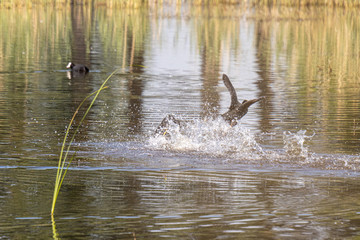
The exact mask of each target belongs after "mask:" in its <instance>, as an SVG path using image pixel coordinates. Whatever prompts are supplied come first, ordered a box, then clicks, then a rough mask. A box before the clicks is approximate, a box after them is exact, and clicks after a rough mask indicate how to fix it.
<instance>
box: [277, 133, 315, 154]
mask: <svg viewBox="0 0 360 240" xmlns="http://www.w3.org/2000/svg"><path fill="white" fill-rule="evenodd" d="M313 136H315V133H314V134H313V135H311V136H308V135H306V130H300V131H298V132H296V133H292V132H289V131H285V132H283V142H284V149H285V151H286V153H287V154H288V155H289V156H291V157H300V158H303V159H305V160H306V159H311V157H312V154H310V153H309V150H308V147H306V146H305V145H304V143H305V141H306V140H311V138H312V137H313Z"/></svg>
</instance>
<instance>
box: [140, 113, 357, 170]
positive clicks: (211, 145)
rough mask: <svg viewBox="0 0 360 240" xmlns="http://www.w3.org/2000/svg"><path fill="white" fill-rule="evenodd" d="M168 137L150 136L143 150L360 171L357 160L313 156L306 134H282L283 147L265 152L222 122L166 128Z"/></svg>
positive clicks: (249, 135) (248, 134) (244, 131)
mask: <svg viewBox="0 0 360 240" xmlns="http://www.w3.org/2000/svg"><path fill="white" fill-rule="evenodd" d="M168 132H169V133H170V135H171V137H166V136H161V135H160V136H159V135H158V136H153V135H152V136H151V137H150V138H149V139H148V141H147V147H148V148H150V149H153V150H163V151H170V152H180V153H186V154H195V155H206V156H211V157H215V158H217V159H219V161H227V163H229V164H231V163H251V164H257V165H258V164H276V165H277V166H279V164H280V165H282V166H284V165H291V166H306V167H311V168H320V169H327V170H345V169H347V170H360V160H359V157H358V156H343V155H334V154H316V153H314V152H311V150H310V149H309V147H308V146H309V145H310V144H311V141H312V138H313V137H314V136H315V133H313V134H312V135H307V131H306V130H299V131H297V132H290V131H285V132H283V137H282V139H283V141H282V143H283V147H280V148H277V149H273V148H272V147H271V149H267V148H266V146H272V144H270V145H261V144H259V143H258V141H257V140H259V139H261V138H262V137H261V136H262V134H258V135H257V134H256V133H254V132H253V131H251V130H250V129H248V128H246V127H243V126H241V124H238V125H236V126H235V127H230V126H229V125H228V124H226V123H225V122H224V121H223V120H222V119H206V120H193V121H189V122H188V123H187V124H185V126H184V127H181V128H180V127H179V126H178V125H173V126H170V128H169V129H168Z"/></svg>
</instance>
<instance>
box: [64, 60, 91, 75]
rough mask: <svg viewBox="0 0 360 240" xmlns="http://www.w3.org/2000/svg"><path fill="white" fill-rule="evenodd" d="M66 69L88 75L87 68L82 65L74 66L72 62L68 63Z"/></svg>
mask: <svg viewBox="0 0 360 240" xmlns="http://www.w3.org/2000/svg"><path fill="white" fill-rule="evenodd" d="M66 68H70V69H71V71H73V72H80V73H88V72H89V68H88V67H87V66H85V65H82V64H74V63H72V62H69V64H68V65H67V66H66Z"/></svg>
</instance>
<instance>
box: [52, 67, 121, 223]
mask: <svg viewBox="0 0 360 240" xmlns="http://www.w3.org/2000/svg"><path fill="white" fill-rule="evenodd" d="M116 72H117V70H115V71H113V72H112V73H111V74H110V75H109V76H108V77H107V78H106V80H105V81H104V82H103V84H102V85H101V87H100V88H99V89H98V90H96V91H95V92H93V93H91V94H89V95H88V96H87V97H85V99H84V100H83V101H82V102H81V103H80V104H79V106H78V107H77V109H76V111H75V113H74V115H73V117H72V118H71V120H70V123H69V125H68V127H67V129H66V133H65V137H64V140H63V144H62V146H61V151H60V156H59V163H58V168H57V172H56V180H55V187H54V194H53V201H52V206H51V215H52V216H53V215H54V211H55V205H56V200H57V198H58V195H59V192H60V188H61V185H62V183H63V181H64V178H65V175H66V173H67V170H68V169H69V166H70V164H71V162H72V161H73V159H74V158H75V154H76V152H75V154H74V155H73V156H72V157H71V159H70V161H69V162H68V163H67V167H66V169H65V171H64V167H65V163H66V159H67V156H68V154H69V152H70V147H71V144H72V142H73V141H74V138H75V136H76V134H77V132H78V130H79V127H80V126H81V124H82V123H83V121H84V120H85V117H86V116H87V114H88V113H89V111H90V109H91V107H92V106H93V104H94V103H95V100H96V98H97V97H98V95H99V94H100V92H101V91H102V90H104V89H105V88H107V87H105V84H106V83H107V81H108V80H109V79H110V78H111V77H112V76H113V75H114V74H115V73H116ZM94 94H95V96H94V98H93V100H92V101H91V103H90V105H89V107H88V108H87V110H86V112H85V113H84V115H83V117H82V118H81V120H80V122H79V124H78V126H77V128H76V129H75V131H74V133H73V135H72V137H71V139H70V142H69V144H68V147H67V149H66V151H65V155H64V150H65V145H66V140H67V138H68V136H69V132H70V129H71V126H72V124H73V122H74V120H75V116H76V115H77V113H78V112H79V110H80V108H81V106H82V105H83V104H84V103H85V101H86V100H87V99H88V98H89V97H91V96H93V95H94Z"/></svg>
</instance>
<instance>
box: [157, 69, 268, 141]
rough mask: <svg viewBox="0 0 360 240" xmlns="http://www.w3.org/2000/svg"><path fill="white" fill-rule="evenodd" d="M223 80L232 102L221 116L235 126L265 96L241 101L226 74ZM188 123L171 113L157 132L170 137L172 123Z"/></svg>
mask: <svg viewBox="0 0 360 240" xmlns="http://www.w3.org/2000/svg"><path fill="white" fill-rule="evenodd" d="M222 79H223V82H224V84H225V86H226V88H227V89H228V91H229V93H230V97H231V103H230V107H229V110H228V111H227V112H225V113H224V114H221V115H220V116H221V117H222V118H223V119H224V120H225V121H226V122H227V123H228V124H230V126H235V125H236V124H237V122H238V120H240V119H241V118H242V117H244V116H245V115H246V113H247V112H248V109H249V107H250V106H251V105H253V104H254V103H256V102H258V101H260V100H263V99H265V97H260V98H255V99H252V100H244V101H243V102H242V103H240V102H239V100H238V98H237V94H236V91H235V88H234V86H233V85H232V83H231V81H230V79H229V77H228V76H226V74H223V78H222ZM185 124H186V121H183V120H178V119H176V118H175V117H174V115H171V114H169V115H168V116H166V117H165V118H164V119H163V120H162V122H161V123H160V125H159V126H158V127H157V129H156V131H155V134H157V135H164V136H167V137H169V136H170V134H169V132H168V129H169V127H170V126H171V125H178V126H179V127H180V128H181V127H184V125H185Z"/></svg>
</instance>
